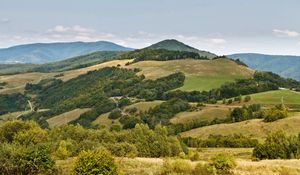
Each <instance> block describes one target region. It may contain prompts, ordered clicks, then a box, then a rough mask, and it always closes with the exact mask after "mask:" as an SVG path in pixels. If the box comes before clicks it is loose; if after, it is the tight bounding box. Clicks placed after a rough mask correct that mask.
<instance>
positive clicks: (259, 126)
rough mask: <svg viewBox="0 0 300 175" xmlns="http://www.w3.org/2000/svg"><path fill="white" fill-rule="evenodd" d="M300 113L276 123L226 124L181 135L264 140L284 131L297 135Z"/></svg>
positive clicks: (299, 129)
mask: <svg viewBox="0 0 300 175" xmlns="http://www.w3.org/2000/svg"><path fill="white" fill-rule="evenodd" d="M299 125H300V113H299V112H296V113H291V114H290V116H289V117H287V118H284V119H281V120H277V121H274V122H264V121H262V119H252V120H247V121H242V122H236V123H224V124H216V125H211V126H205V127H201V128H196V129H192V130H189V131H186V132H183V133H181V136H183V137H189V136H190V137H200V136H201V137H202V138H207V137H208V136H209V135H211V134H214V135H233V134H243V135H245V136H249V137H251V138H256V139H258V140H263V139H264V138H265V137H266V136H267V135H268V134H269V133H270V132H276V131H278V130H284V131H285V132H286V133H288V134H294V135H297V134H298V133H299V132H300V128H299Z"/></svg>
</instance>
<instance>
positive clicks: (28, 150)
mask: <svg viewBox="0 0 300 175" xmlns="http://www.w3.org/2000/svg"><path fill="white" fill-rule="evenodd" d="M0 155H1V156H0V174H50V173H51V172H53V171H54V168H53V167H54V161H53V160H52V159H51V156H50V152H49V149H48V147H46V146H41V145H38V146H30V147H23V146H20V145H16V144H3V145H1V146H0Z"/></svg>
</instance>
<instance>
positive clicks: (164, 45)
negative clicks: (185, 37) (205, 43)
mask: <svg viewBox="0 0 300 175" xmlns="http://www.w3.org/2000/svg"><path fill="white" fill-rule="evenodd" d="M147 48H149V49H166V50H174V51H186V52H194V53H198V54H199V55H200V56H201V57H207V58H214V57H216V56H217V55H215V54H213V53H210V52H207V51H202V50H198V49H196V48H193V47H191V46H188V45H186V44H184V43H182V42H180V41H177V40H175V39H167V40H163V41H160V42H158V43H156V44H152V45H151V46H149V47H147Z"/></svg>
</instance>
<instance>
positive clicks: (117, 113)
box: [108, 109, 122, 119]
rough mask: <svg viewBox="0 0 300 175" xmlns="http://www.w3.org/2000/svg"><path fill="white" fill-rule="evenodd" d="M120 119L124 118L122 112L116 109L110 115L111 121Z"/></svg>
mask: <svg viewBox="0 0 300 175" xmlns="http://www.w3.org/2000/svg"><path fill="white" fill-rule="evenodd" d="M120 117H122V111H121V110H120V109H114V110H112V111H111V112H110V113H109V115H108V118H109V119H118V118H120Z"/></svg>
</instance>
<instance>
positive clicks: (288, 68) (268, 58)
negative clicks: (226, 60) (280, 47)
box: [228, 53, 300, 80]
mask: <svg viewBox="0 0 300 175" xmlns="http://www.w3.org/2000/svg"><path fill="white" fill-rule="evenodd" d="M228 57H230V58H234V59H240V60H241V61H243V62H245V63H246V64H247V65H248V66H249V67H251V68H252V69H255V70H261V71H271V72H274V73H277V74H279V75H281V76H284V77H288V78H293V79H296V80H300V69H299V67H300V56H286V55H263V54H256V53H241V54H233V55H229V56H228Z"/></svg>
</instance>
